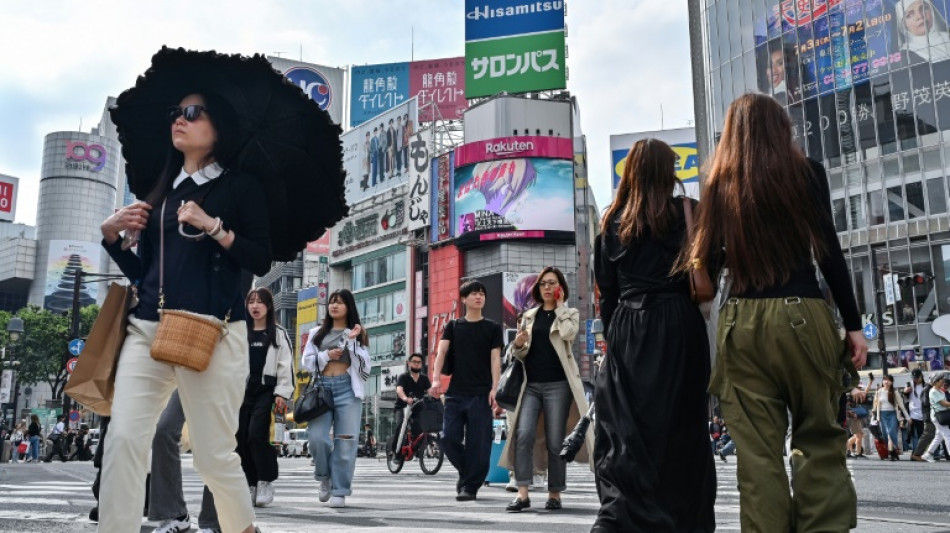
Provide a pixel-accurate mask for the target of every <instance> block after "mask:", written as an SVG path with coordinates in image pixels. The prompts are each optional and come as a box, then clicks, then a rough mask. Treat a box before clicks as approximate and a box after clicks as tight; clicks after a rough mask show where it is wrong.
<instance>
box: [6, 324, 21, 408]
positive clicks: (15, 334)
mask: <svg viewBox="0 0 950 533" xmlns="http://www.w3.org/2000/svg"><path fill="white" fill-rule="evenodd" d="M7 334H8V335H9V337H10V357H9V360H8V361H4V365H3V366H4V367H7V366H9V367H10V372H11V373H12V377H13V415H12V418H11V420H10V426H11V427H13V426H15V425H16V420H17V404H18V403H19V402H20V381H19V380H18V379H17V375H16V367H17V366H18V365H19V364H20V362H19V361H17V360H16V359H15V358H14V355H15V354H14V351H13V348H14V346H16V343H17V341H19V340H20V335H22V334H23V319H22V318H20V317H18V316H15V317H13V318H11V319H10V321H9V322H7ZM4 417H6V415H4Z"/></svg>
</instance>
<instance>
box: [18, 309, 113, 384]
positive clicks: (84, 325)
mask: <svg viewBox="0 0 950 533" xmlns="http://www.w3.org/2000/svg"><path fill="white" fill-rule="evenodd" d="M0 313H2V312H0ZM17 314H18V315H19V317H20V318H22V319H23V335H22V336H21V337H20V340H19V342H17V344H16V346H14V350H15V354H16V359H17V360H18V361H20V366H19V369H18V375H17V379H18V380H19V381H20V383H21V384H35V383H40V382H46V383H47V384H49V386H50V389H52V392H53V399H59V398H61V397H62V394H63V387H65V386H66V377H67V372H66V362H67V361H68V360H69V359H70V358H71V357H72V355H71V354H70V353H69V350H68V344H69V341H70V337H71V335H70V318H69V314H68V313H67V314H58V313H54V312H52V311H49V310H46V309H42V308H40V307H38V306H36V305H28V306H26V307H24V308H23V309H21V310H20V311H19V313H17ZM98 314H99V306H97V305H89V306H86V307H84V308H82V309H80V312H79V317H80V318H79V322H80V326H79V336H80V337H85V336H87V335H88V334H89V330H90V329H91V328H92V324H93V322H95V320H96V317H97V316H98ZM9 320H10V314H9V313H7V314H6V315H5V316H4V315H2V314H0V323H2V326H3V330H2V332H0V342H3V343H4V345H8V340H9V338H8V334H7V332H6V325H7V322H8V321H9Z"/></svg>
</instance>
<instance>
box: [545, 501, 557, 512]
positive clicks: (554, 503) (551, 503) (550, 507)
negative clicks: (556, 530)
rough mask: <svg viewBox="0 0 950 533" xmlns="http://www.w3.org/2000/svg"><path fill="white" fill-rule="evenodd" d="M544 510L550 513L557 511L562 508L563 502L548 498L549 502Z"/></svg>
mask: <svg viewBox="0 0 950 533" xmlns="http://www.w3.org/2000/svg"><path fill="white" fill-rule="evenodd" d="M544 508H545V509H547V510H548V511H557V510H558V509H560V508H561V500H559V499H558V498H548V501H547V502H545V504H544Z"/></svg>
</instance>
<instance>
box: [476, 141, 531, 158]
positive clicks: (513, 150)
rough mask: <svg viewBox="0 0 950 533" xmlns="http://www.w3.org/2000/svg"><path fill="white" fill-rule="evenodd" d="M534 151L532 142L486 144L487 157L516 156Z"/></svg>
mask: <svg viewBox="0 0 950 533" xmlns="http://www.w3.org/2000/svg"><path fill="white" fill-rule="evenodd" d="M530 150H534V143H532V142H530V141H529V142H518V141H510V142H497V143H492V142H489V143H486V144H485V155H491V154H494V155H515V154H520V153H521V152H527V151H530Z"/></svg>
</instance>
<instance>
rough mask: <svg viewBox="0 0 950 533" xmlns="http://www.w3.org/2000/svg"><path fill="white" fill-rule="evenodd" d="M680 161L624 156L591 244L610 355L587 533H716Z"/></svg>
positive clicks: (658, 147) (658, 150)
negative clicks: (683, 261) (682, 263)
mask: <svg viewBox="0 0 950 533" xmlns="http://www.w3.org/2000/svg"><path fill="white" fill-rule="evenodd" d="M675 163H676V154H675V153H674V152H673V150H672V149H671V148H670V147H669V146H668V145H666V144H665V143H663V142H661V141H658V140H656V139H646V140H641V141H637V143H636V144H634V145H633V148H632V149H631V150H630V153H629V154H628V155H627V160H626V167H625V169H624V173H623V178H622V179H621V181H620V186H619V188H618V189H617V197H616V199H615V200H614V202H613V204H612V205H611V206H610V207H609V208H608V209H607V212H606V213H605V214H604V218H603V220H602V222H601V233H600V235H598V237H597V242H596V243H595V247H594V261H595V266H596V276H597V285H598V286H599V287H600V293H601V297H600V309H601V317H602V319H603V321H604V329H605V330H606V333H607V355H606V357H605V358H604V362H603V365H602V367H601V371H600V373H599V374H598V376H597V383H596V390H595V405H597V419H596V420H597V422H596V427H595V440H594V463H595V469H596V470H595V472H596V475H597V491H598V494H599V495H600V502H601V508H600V512H599V513H598V516H597V521H596V522H595V523H594V526H593V528H592V529H591V533H608V532H610V533H614V532H618V533H619V532H621V531H622V532H624V533H630V532H650V533H656V532H674V531H675V532H701V531H713V530H715V527H716V524H715V514H714V511H713V505H714V503H715V499H716V472H715V467H714V466H713V458H712V454H711V453H710V451H709V435H708V433H707V413H706V407H707V395H706V385H707V383H708V380H709V342H708V339H707V336H706V326H705V323H704V321H703V317H702V315H701V313H700V312H699V309H698V308H697V307H696V305H695V304H694V303H693V302H692V300H691V299H690V296H689V280H688V278H687V277H686V276H685V275H682V274H676V275H673V274H671V271H672V270H673V267H674V265H675V263H676V261H677V257H678V256H679V255H680V252H681V250H682V249H683V247H684V244H685V240H686V223H685V218H684V209H683V200H681V199H678V198H674V197H673V188H674V186H675V185H676V183H677V179H676V175H675V174H674V165H675Z"/></svg>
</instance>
